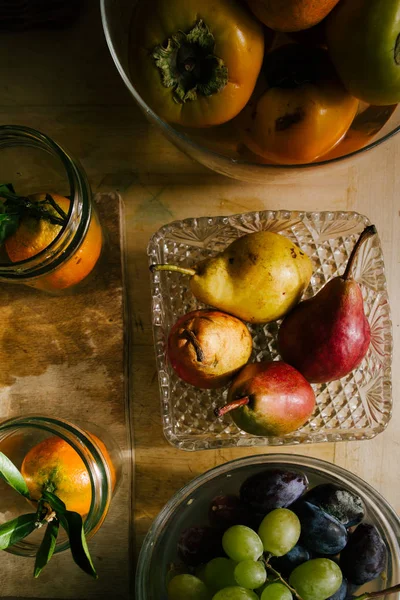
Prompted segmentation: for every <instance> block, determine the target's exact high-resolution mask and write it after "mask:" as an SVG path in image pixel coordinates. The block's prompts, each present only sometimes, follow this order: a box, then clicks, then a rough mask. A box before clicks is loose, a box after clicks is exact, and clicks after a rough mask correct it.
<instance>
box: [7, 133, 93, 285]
mask: <svg viewBox="0 0 400 600" xmlns="http://www.w3.org/2000/svg"><path fill="white" fill-rule="evenodd" d="M0 183H2V184H12V185H13V186H14V188H15V193H16V194H17V195H18V196H23V197H28V196H29V197H30V198H32V195H33V194H35V195H36V196H35V197H36V199H38V198H40V199H42V198H43V197H46V194H48V195H50V197H53V195H55V194H56V195H55V197H56V198H59V199H60V201H61V202H62V204H63V206H61V208H62V209H63V211H64V213H65V218H64V220H63V223H62V226H56V225H54V224H53V225H52V224H51V223H47V224H46V232H44V231H42V230H43V229H44V228H43V227H41V228H40V232H39V231H38V226H37V224H36V225H35V220H34V219H28V220H27V222H26V226H25V231H24V235H20V237H19V239H18V242H17V252H14V253H13V254H12V255H11V254H10V253H7V252H6V250H5V249H4V247H2V249H1V252H0V282H3V283H22V284H25V285H28V286H30V287H34V288H37V289H40V290H43V291H46V292H50V293H53V294H57V293H61V292H65V291H70V290H72V289H75V287H76V286H77V285H78V284H80V283H81V282H82V281H83V280H85V279H86V278H87V276H88V275H89V274H90V273H92V272H93V269H94V267H95V265H96V263H97V262H98V259H99V257H100V254H101V251H102V247H103V234H102V230H101V226H100V223H99V220H98V217H97V214H96V211H95V209H94V206H93V204H92V200H91V190H90V186H89V183H88V180H87V178H86V175H85V172H84V171H83V169H82V167H81V165H80V164H79V163H78V162H77V161H76V160H75V159H74V158H72V157H71V155H70V154H69V153H68V152H67V151H66V150H65V149H63V148H61V146H59V145H58V144H57V143H56V142H54V141H53V140H51V139H50V138H49V137H48V136H46V135H44V134H43V133H40V132H39V131H36V130H34V129H29V128H27V127H22V126H14V125H4V126H1V127H0ZM32 230H34V231H32ZM49 231H50V234H49ZM46 236H47V238H46ZM39 237H41V239H39ZM45 239H48V241H49V243H47V242H46V241H44V240H45ZM5 245H6V248H7V241H6V244H5Z"/></svg>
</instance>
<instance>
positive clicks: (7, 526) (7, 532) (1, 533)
mask: <svg viewBox="0 0 400 600" xmlns="http://www.w3.org/2000/svg"><path fill="white" fill-rule="evenodd" d="M36 522H37V521H36V514H35V513H29V514H27V515H21V516H20V517H17V518H16V519H12V521H7V522H6V523H3V524H2V525H0V550H5V549H6V548H8V547H9V546H12V545H13V544H16V543H17V542H19V541H21V540H23V539H24V538H25V537H26V536H27V535H29V534H30V533H32V531H33V530H34V529H35V525H36Z"/></svg>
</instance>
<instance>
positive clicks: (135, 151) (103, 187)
mask: <svg viewBox="0 0 400 600" xmlns="http://www.w3.org/2000/svg"><path fill="white" fill-rule="evenodd" d="M6 52H7V54H8V56H7V60H6V61H4V59H3V60H2V61H1V64H0V77H1V82H2V85H1V87H0V121H1V122H2V123H15V124H24V125H29V126H31V127H35V128H37V129H39V130H42V131H44V132H46V133H47V134H49V135H50V136H51V137H54V138H55V139H57V140H58V141H59V142H60V143H61V144H64V145H66V146H67V147H69V148H70V150H71V152H72V153H73V154H74V155H75V156H77V157H79V159H80V160H81V162H82V164H83V166H84V168H85V169H86V171H87V174H88V176H89V179H90V182H91V184H92V187H93V190H94V191H109V190H117V191H119V192H120V193H121V194H122V196H123V199H124V201H125V207H126V238H127V266H128V285H129V298H130V300H129V302H130V309H131V315H132V331H131V335H132V342H133V352H132V357H131V374H132V381H131V384H132V402H133V420H134V423H133V425H134V437H135V447H134V452H135V460H136V483H135V522H136V548H137V551H139V548H140V545H141V543H142V540H143V537H144V535H145V533H146V531H147V530H148V528H149V526H150V524H151V522H152V520H153V519H154V517H155V516H156V515H157V513H158V512H159V510H160V509H161V507H162V506H163V504H164V503H165V502H166V501H167V500H168V499H169V497H170V496H171V494H172V493H173V492H174V491H175V490H177V489H178V488H179V487H181V486H182V485H183V484H184V483H186V482H187V481H189V480H191V479H192V478H193V477H195V476H196V475H198V474H199V473H202V472H204V471H205V470H207V469H209V468H211V467H213V466H215V465H218V464H221V463H223V462H225V461H227V460H230V459H232V458H237V457H240V456H245V455H248V454H252V453H256V452H265V451H267V452H270V451H274V450H273V449H270V450H267V449H263V448H260V449H258V450H254V449H228V450H226V449H223V450H217V451H203V452H197V453H196V454H195V455H193V454H192V453H186V452H183V451H180V450H177V449H175V448H173V447H171V446H169V445H168V444H167V442H166V441H165V439H164V438H163V434H162V428H161V420H160V411H159V394H158V386H157V378H156V370H155V361H154V351H153V342H152V332H151V325H150V323H151V315H150V291H149V274H148V267H147V258H146V254H145V251H146V245H147V241H148V238H149V236H150V235H151V234H152V233H153V232H154V231H155V230H156V229H158V228H159V227H160V226H161V225H163V224H165V223H166V222H168V221H172V220H174V219H181V218H185V217H192V216H201V215H220V214H233V213H237V212H243V211H247V210H258V209H264V208H268V209H279V208H285V209H301V210H355V211H358V212H361V213H364V214H365V215H367V216H368V217H369V218H370V219H371V221H372V222H374V223H375V224H376V226H377V228H378V231H379V235H380V239H381V243H382V246H383V251H384V256H385V262H386V276H387V280H388V287H389V294H390V301H391V307H392V320H393V333H394V346H395V351H394V362H393V398H394V411H393V418H392V420H391V422H390V424H389V426H388V428H387V430H386V431H385V432H384V433H382V434H381V435H379V436H378V437H376V438H375V439H373V440H370V441H364V442H360V443H356V442H351V443H338V444H320V445H310V446H304V447H302V448H298V447H296V448H295V447H285V448H283V449H279V451H282V452H288V453H295V452H296V453H298V452H301V453H303V454H307V455H311V456H315V457H318V458H322V459H325V460H329V461H332V462H334V463H336V464H339V465H341V466H343V467H345V468H347V469H349V470H350V471H352V472H354V473H356V474H357V475H359V476H360V477H362V478H364V479H365V480H366V481H368V482H369V483H370V484H372V485H373V486H374V487H375V488H376V489H378V490H379V491H380V492H381V493H382V494H383V495H384V496H385V497H386V498H387V500H388V501H389V502H390V503H391V504H392V505H393V506H394V508H395V509H396V510H397V511H398V512H400V494H399V489H400V469H399V467H398V463H399V459H400V441H399V437H398V428H399V427H400V410H399V408H398V405H397V398H398V396H399V392H400V385H399V378H398V369H399V366H400V356H399V352H398V348H399V341H400V340H399V331H400V329H399V327H400V278H399V275H398V273H399V268H400V201H399V190H400V170H399V168H398V165H399V164H400V136H397V137H396V138H394V139H392V140H391V141H389V142H387V143H386V144H384V145H382V146H381V147H379V148H378V149H377V150H374V151H373V152H371V153H369V154H368V155H366V156H365V158H364V159H363V160H362V161H361V162H359V163H358V164H356V165H354V166H350V167H348V168H347V169H345V170H344V171H343V172H341V173H340V174H337V173H335V175H332V177H329V176H328V177H326V178H323V179H321V178H319V179H315V181H313V180H312V179H311V180H309V181H308V182H307V183H302V182H299V183H297V184H290V185H288V184H286V185H279V184H274V185H253V184H251V185H250V184H245V183H240V182H237V181H233V180H230V179H227V178H224V177H222V176H219V175H216V174H214V173H212V172H210V171H208V170H206V169H205V168H203V167H202V166H200V165H198V164H196V163H194V162H192V161H191V160H190V159H188V158H187V157H185V156H184V155H183V154H182V153H180V152H179V151H178V150H176V149H175V148H174V147H173V146H172V145H171V144H170V143H169V142H168V141H167V140H166V139H164V137H163V136H162V135H161V134H160V133H159V132H158V131H157V130H156V129H155V128H154V127H152V126H150V125H149V124H148V123H147V122H146V121H145V119H144V118H143V116H142V115H141V113H140V112H139V110H138V109H137V107H136V106H135V104H134V103H133V100H131V98H130V96H129V94H128V92H127V91H126V90H125V87H124V85H123V83H122V81H121V80H120V78H119V76H118V74H117V71H116V69H115V68H114V65H113V63H112V61H111V58H110V56H109V53H108V49H107V47H106V44H105V41H104V39H103V33H102V29H101V23H100V16H99V10H98V3H97V2H95V0H89V2H87V6H86V9H85V11H84V13H83V14H82V16H81V18H80V20H79V22H78V23H77V24H76V25H75V26H74V28H73V30H70V29H68V30H64V31H58V32H55V31H44V32H40V33H39V32H28V33H25V34H2V36H1V37H0V54H1V56H2V57H5V56H6V55H7V54H6ZM0 596H1V591H0Z"/></svg>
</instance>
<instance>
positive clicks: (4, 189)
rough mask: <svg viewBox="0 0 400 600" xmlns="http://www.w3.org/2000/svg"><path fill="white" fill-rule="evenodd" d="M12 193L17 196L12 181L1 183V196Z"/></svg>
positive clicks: (5, 196) (4, 196)
mask: <svg viewBox="0 0 400 600" xmlns="http://www.w3.org/2000/svg"><path fill="white" fill-rule="evenodd" d="M10 194H12V195H14V196H15V190H14V186H13V184H12V183H0V197H1V198H7V197H8V196H9V195H10Z"/></svg>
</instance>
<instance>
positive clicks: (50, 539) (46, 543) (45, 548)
mask: <svg viewBox="0 0 400 600" xmlns="http://www.w3.org/2000/svg"><path fill="white" fill-rule="evenodd" d="M59 528H60V522H59V520H58V519H53V520H52V521H50V522H49V523H48V524H47V527H46V531H45V532H44V536H43V539H42V543H41V544H40V546H39V550H38V551H37V554H36V560H35V568H34V570H33V576H34V577H39V575H40V573H41V572H42V571H43V569H44V568H45V566H46V565H47V563H48V562H49V560H50V559H51V557H52V556H53V552H54V549H55V547H56V542H57V535H58V530H59Z"/></svg>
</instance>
